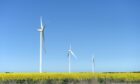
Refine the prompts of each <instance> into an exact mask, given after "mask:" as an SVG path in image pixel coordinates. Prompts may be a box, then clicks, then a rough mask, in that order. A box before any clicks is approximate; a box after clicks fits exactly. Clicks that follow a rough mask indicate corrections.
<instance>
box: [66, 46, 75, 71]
mask: <svg viewBox="0 0 140 84" xmlns="http://www.w3.org/2000/svg"><path fill="white" fill-rule="evenodd" d="M72 56H73V57H74V58H77V57H76V55H75V54H74V53H73V51H72V50H71V45H70V47H69V50H68V59H69V73H70V72H71V57H72Z"/></svg>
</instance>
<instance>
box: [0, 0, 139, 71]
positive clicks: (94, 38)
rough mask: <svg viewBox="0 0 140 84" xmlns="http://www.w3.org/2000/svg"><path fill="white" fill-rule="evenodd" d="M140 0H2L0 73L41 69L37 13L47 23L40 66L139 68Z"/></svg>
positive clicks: (55, 68)
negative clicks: (68, 54) (93, 60)
mask: <svg viewBox="0 0 140 84" xmlns="http://www.w3.org/2000/svg"><path fill="white" fill-rule="evenodd" d="M139 4H140V1H139V0H1V1H0V29H1V30H0V72H6V71H9V72H38V71H39V32H38V31H37V29H38V28H39V27H40V21H39V19H40V16H43V22H44V23H45V24H47V28H46V32H45V37H46V48H47V53H46V55H44V56H43V71H45V72H46V71H48V72H67V71H68V58H67V50H68V48H69V44H70V43H71V45H72V50H73V51H74V53H75V54H76V55H77V57H78V59H74V58H72V64H71V65H72V66H71V67H72V71H74V72H84V71H91V57H92V55H93V54H94V55H95V61H96V71H98V72H106V71H140V62H139V61H140V52H139V51H140V38H139V37H140V33H139V32H140V24H139V23H140V5H139Z"/></svg>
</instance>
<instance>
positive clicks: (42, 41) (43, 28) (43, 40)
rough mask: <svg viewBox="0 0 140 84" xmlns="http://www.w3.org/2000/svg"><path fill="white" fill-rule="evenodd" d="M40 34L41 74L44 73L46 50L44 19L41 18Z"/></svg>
mask: <svg viewBox="0 0 140 84" xmlns="http://www.w3.org/2000/svg"><path fill="white" fill-rule="evenodd" d="M38 31H39V32H40V64H39V72H40V73H42V54H43V49H44V50H45V45H44V44H45V37H44V33H45V26H44V25H43V23H42V17H40V28H39V29H38Z"/></svg>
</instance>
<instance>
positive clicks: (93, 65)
mask: <svg viewBox="0 0 140 84" xmlns="http://www.w3.org/2000/svg"><path fill="white" fill-rule="evenodd" d="M92 72H95V56H94V55H93V56H92Z"/></svg>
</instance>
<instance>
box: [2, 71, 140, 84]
mask: <svg viewBox="0 0 140 84" xmlns="http://www.w3.org/2000/svg"><path fill="white" fill-rule="evenodd" d="M0 84H140V73H70V74H69V73H41V74H40V73H0Z"/></svg>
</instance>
